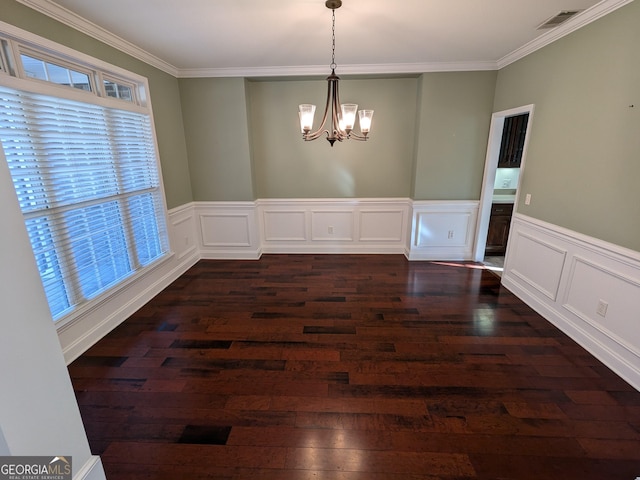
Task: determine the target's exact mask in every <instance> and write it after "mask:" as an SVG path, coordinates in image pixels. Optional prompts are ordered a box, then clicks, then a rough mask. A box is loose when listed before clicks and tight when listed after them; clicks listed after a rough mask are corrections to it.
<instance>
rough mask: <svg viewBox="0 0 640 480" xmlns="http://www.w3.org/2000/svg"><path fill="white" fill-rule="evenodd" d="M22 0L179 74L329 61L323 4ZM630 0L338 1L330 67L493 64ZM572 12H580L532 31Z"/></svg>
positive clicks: (297, 0)
mask: <svg viewBox="0 0 640 480" xmlns="http://www.w3.org/2000/svg"><path fill="white" fill-rule="evenodd" d="M19 1H20V2H22V3H24V4H26V5H29V6H31V7H33V8H36V9H37V10H40V11H43V12H44V13H47V14H48V15H50V16H54V17H55V18H57V19H59V20H62V21H64V22H65V23H68V24H70V25H73V26H74V27H76V28H78V29H80V30H81V31H84V32H85V33H89V34H91V35H92V36H94V37H96V38H99V39H101V40H103V41H107V42H108V43H110V44H112V45H115V46H117V47H119V48H121V49H123V50H125V51H127V52H128V53H131V54H133V55H134V56H136V57H137V58H141V59H144V60H145V61H149V62H150V63H152V64H154V65H155V66H158V67H159V68H162V69H163V70H165V71H168V72H170V73H173V74H174V75H176V76H205V75H207V76H228V75H243V76H260V75H300V74H317V73H327V72H328V65H329V64H330V63H331V10H329V9H327V7H326V6H325V4H324V3H325V2H324V0H279V1H267V0H109V1H104V0H55V2H54V1H51V0H19ZM630 1H631V0H343V5H342V7H341V8H339V9H337V10H336V63H337V64H338V68H337V72H338V73H407V72H422V71H438V70H474V69H475V70H478V69H496V68H499V67H501V66H504V65H506V64H508V63H511V61H513V60H515V59H517V58H520V57H522V56H524V55H525V54H527V53H530V52H531V51H534V50H535V49H537V48H539V47H540V46H543V45H545V44H547V43H550V42H551V41H553V40H554V39H556V38H558V37H559V36H562V35H564V34H566V33H567V32H570V31H573V30H575V29H576V28H579V27H580V26H582V25H584V24H586V23H589V22H591V21H593V20H594V19H596V18H599V17H600V16H602V15H604V14H606V13H609V12H610V11H612V10H614V9H616V8H618V7H620V6H622V5H624V4H626V3H629V2H630ZM60 7H62V8H60ZM574 9H580V10H584V11H583V12H582V13H580V14H579V15H578V16H576V17H574V18H572V19H571V20H569V21H568V22H567V23H565V24H563V25H562V26H560V27H557V28H556V29H553V30H551V31H549V30H537V27H538V26H539V25H540V24H541V23H542V22H544V21H545V20H547V19H549V18H550V17H552V16H553V15H555V14H557V13H559V12H560V11H561V10H574Z"/></svg>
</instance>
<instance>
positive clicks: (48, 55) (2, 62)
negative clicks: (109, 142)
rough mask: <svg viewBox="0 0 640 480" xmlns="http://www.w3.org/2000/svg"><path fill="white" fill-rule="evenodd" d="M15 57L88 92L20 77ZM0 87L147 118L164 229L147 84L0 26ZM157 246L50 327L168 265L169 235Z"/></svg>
mask: <svg viewBox="0 0 640 480" xmlns="http://www.w3.org/2000/svg"><path fill="white" fill-rule="evenodd" d="M2 42H4V45H5V46H6V48H5V46H3V45H2ZM20 53H25V54H26V55H29V56H33V57H36V58H41V59H43V60H45V61H50V62H51V63H55V64H57V65H61V66H64V67H68V68H71V69H72V70H75V71H79V72H82V73H88V74H89V78H90V82H91V84H92V91H91V92H89V91H85V90H81V89H77V88H73V87H70V86H67V85H59V84H56V83H53V82H47V81H43V80H39V79H33V78H29V77H26V75H25V73H24V70H23V69H22V66H21V61H20ZM103 78H106V79H107V80H108V81H113V82H115V83H119V84H121V85H126V86H130V87H131V88H132V92H133V99H132V100H133V101H128V100H123V99H120V98H115V97H110V96H108V95H106V92H105V89H104V84H103V81H102V80H103ZM0 85H4V86H6V87H9V88H13V89H16V90H23V91H30V92H32V93H39V94H43V95H50V96H56V97H62V98H66V99H70V100H75V101H80V102H86V103H93V104H96V105H99V106H103V107H107V108H115V109H120V110H129V111H132V112H135V113H141V114H145V115H148V117H149V120H150V122H151V131H152V136H153V148H154V154H155V164H156V168H157V174H158V181H159V186H158V189H159V194H160V196H161V199H162V215H163V216H164V218H163V219H161V220H162V221H163V222H164V225H165V226H168V225H169V221H168V214H167V206H166V196H165V192H164V182H163V178H162V169H161V165H160V159H159V158H160V157H159V150H158V141H157V136H156V128H155V123H154V117H153V111H152V108H151V101H150V98H149V94H148V91H149V85H148V80H147V79H146V78H145V77H143V76H140V75H138V74H135V73H133V72H129V71H127V70H124V69H122V68H120V67H117V66H115V65H111V64H109V63H107V62H104V61H102V60H99V59H96V58H93V57H91V56H89V55H86V54H83V53H81V52H77V51H75V50H73V49H70V48H68V47H66V46H64V45H60V44H58V43H56V42H52V41H50V40H48V39H45V38H43V37H40V36H38V35H35V34H32V33H30V32H27V31H24V30H22V29H19V28H17V27H15V26H13V25H10V24H7V23H5V22H1V21H0ZM163 242H164V243H165V244H166V245H167V251H166V253H165V255H164V256H163V257H161V258H159V259H158V260H156V261H155V262H154V263H152V264H150V265H148V266H146V267H144V268H143V269H141V270H139V271H137V272H134V273H133V274H132V275H130V276H128V277H127V278H126V279H124V280H123V281H121V282H120V283H119V284H117V285H116V286H115V287H113V288H111V289H109V290H107V291H106V292H104V293H102V294H100V295H98V296H97V297H95V298H93V299H92V300H90V301H88V302H86V303H84V304H82V305H80V306H78V307H76V308H75V309H74V310H73V311H72V312H71V313H70V314H67V315H65V316H62V317H61V318H59V319H57V321H56V322H55V325H56V328H58V329H59V328H61V327H63V326H64V325H67V324H69V323H71V322H74V321H76V320H77V319H78V318H80V317H82V316H84V315H86V314H88V313H89V312H90V311H91V310H92V309H94V308H95V307H96V306H97V305H99V304H101V303H103V302H104V301H106V300H107V299H108V298H110V297H112V296H114V295H116V294H117V293H118V292H119V291H121V290H122V289H124V288H127V287H128V286H129V285H131V284H133V283H135V282H136V281H137V280H138V279H140V278H141V277H142V276H145V275H147V274H149V273H150V272H151V271H152V270H153V269H155V268H159V267H160V266H161V265H163V264H164V263H165V262H167V261H169V260H170V259H171V258H172V257H173V255H174V254H173V252H172V250H171V244H170V236H169V232H168V231H166V230H165V237H164V238H163Z"/></svg>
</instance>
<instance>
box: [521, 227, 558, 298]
mask: <svg viewBox="0 0 640 480" xmlns="http://www.w3.org/2000/svg"><path fill="white" fill-rule="evenodd" d="M510 242H513V248H512V251H511V257H510V258H512V261H511V265H512V267H511V274H512V275H515V276H517V277H518V278H519V279H520V280H522V281H523V282H526V283H528V284H529V285H530V286H531V288H534V289H536V290H537V291H538V292H540V293H541V294H542V295H544V296H546V297H548V298H549V299H550V300H552V301H555V300H556V298H557V295H558V288H560V276H561V275H562V269H563V267H564V261H565V258H566V256H567V251H566V250H564V249H563V248H561V247H558V246H555V245H553V244H551V243H549V242H546V241H543V240H542V239H540V238H536V237H533V236H531V235H528V234H526V233H524V232H521V233H520V235H518V236H517V237H516V238H515V239H513V238H512V239H511V240H510Z"/></svg>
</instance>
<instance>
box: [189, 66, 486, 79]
mask: <svg viewBox="0 0 640 480" xmlns="http://www.w3.org/2000/svg"><path fill="white" fill-rule="evenodd" d="M497 69H498V66H497V64H496V62H439V63H438V62H433V63H389V64H370V65H365V64H361V65H338V67H337V68H336V73H338V74H339V75H403V74H405V75H406V74H420V73H428V72H469V71H483V70H497ZM329 71H330V69H329V66H328V65H299V66H279V67H232V68H189V69H187V68H185V69H180V70H178V75H177V76H178V78H207V77H208V78H211V77H247V78H256V77H305V76H326V75H328V74H329Z"/></svg>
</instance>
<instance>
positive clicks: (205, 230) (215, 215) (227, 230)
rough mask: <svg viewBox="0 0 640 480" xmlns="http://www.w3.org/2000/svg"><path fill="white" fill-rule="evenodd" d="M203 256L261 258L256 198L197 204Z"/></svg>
mask: <svg viewBox="0 0 640 480" xmlns="http://www.w3.org/2000/svg"><path fill="white" fill-rule="evenodd" d="M195 214H196V217H197V222H196V224H197V227H198V233H199V238H198V241H199V247H200V255H201V257H202V258H210V259H214V258H234V259H257V258H260V247H259V238H258V234H257V228H256V216H255V204H254V203H253V202H198V203H196V204H195Z"/></svg>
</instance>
